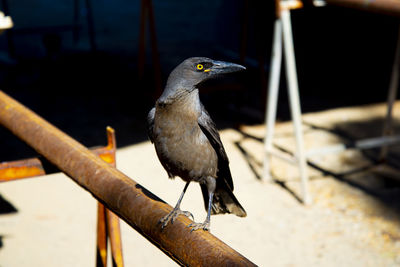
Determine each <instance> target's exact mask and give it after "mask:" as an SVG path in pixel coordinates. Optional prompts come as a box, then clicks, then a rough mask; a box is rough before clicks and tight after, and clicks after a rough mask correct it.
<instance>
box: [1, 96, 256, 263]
mask: <svg viewBox="0 0 400 267" xmlns="http://www.w3.org/2000/svg"><path fill="white" fill-rule="evenodd" d="M0 124H2V125H4V126H5V127H6V128H8V129H9V130H10V131H11V132H13V133H14V134H15V135H16V136H18V137H19V138H21V139H22V140H23V141H25V142H26V143H27V144H28V145H30V146H31V147H33V148H34V149H35V150H36V151H37V152H39V153H40V154H41V155H43V156H44V157H46V158H47V159H48V160H49V161H50V162H52V163H53V164H54V165H56V166H57V167H58V168H59V169H60V170H62V171H63V172H64V173H65V174H67V175H68V176H70V178H71V179H73V180H74V181H75V182H76V183H78V184H79V185H80V186H82V187H83V188H85V189H86V190H87V191H89V192H90V193H91V194H92V195H93V196H94V197H96V198H97V199H98V200H99V201H101V202H102V203H104V204H105V205H106V207H107V208H109V209H110V210H112V211H113V212H114V213H116V214H117V215H118V216H119V217H120V218H122V219H123V220H124V221H125V222H127V223H128V224H129V225H130V226H131V227H133V228H134V229H136V230H137V231H138V232H139V233H141V234H142V235H143V236H144V237H145V238H147V239H148V240H149V241H150V242H151V243H153V244H154V245H155V246H157V247H158V248H159V249H161V250H162V251H163V252H164V253H166V254H167V255H168V256H169V257H171V258H172V259H173V260H175V261H176V262H177V263H179V264H181V265H187V266H255V264H254V263H252V262H250V261H249V260H248V259H246V258H245V257H244V256H242V255H241V254H239V253H238V252H236V251H235V250H233V249H232V248H230V247H229V246H228V245H226V244H225V243H223V242H222V241H220V240H219V239H218V238H216V237H215V236H213V235H212V234H210V233H209V232H206V231H195V232H190V228H188V227H187V226H188V224H189V223H191V220H189V219H188V218H186V217H185V216H180V217H179V218H178V219H177V220H176V221H175V223H174V224H173V225H169V226H168V227H166V228H165V229H161V227H160V225H159V224H158V222H159V220H160V218H162V217H163V216H165V215H167V214H168V212H170V211H171V210H172V207H171V206H170V205H168V204H166V203H165V202H163V201H162V200H161V199H159V198H158V197H157V196H155V195H154V194H152V193H151V192H150V191H148V190H147V189H146V188H144V187H143V186H141V185H140V184H138V183H136V182H135V181H134V180H132V179H130V178H129V177H127V176H126V175H124V174H123V173H121V172H120V171H118V170H116V169H115V168H113V167H111V166H109V164H108V163H106V162H104V161H103V160H102V159H101V158H99V157H98V156H96V155H95V154H94V153H92V152H90V151H89V150H88V149H87V148H86V147H84V146H83V145H81V144H80V143H78V142H77V141H75V140H74V139H72V138H71V137H69V136H67V135H66V134H64V133H63V132H61V131H60V130H59V129H57V128H56V127H54V126H53V125H51V124H50V123H48V122H46V121H45V120H44V119H42V118H41V117H39V116H38V115H36V114H34V113H33V112H32V111H30V110H29V109H27V108H26V107H24V106H23V105H21V104H20V103H18V102H17V101H15V100H14V99H12V98H11V97H9V96H7V95H6V94H5V93H3V92H2V91H0Z"/></svg>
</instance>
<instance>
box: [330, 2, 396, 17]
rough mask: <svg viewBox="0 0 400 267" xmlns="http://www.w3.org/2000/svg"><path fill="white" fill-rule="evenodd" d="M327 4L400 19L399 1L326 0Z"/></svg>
mask: <svg viewBox="0 0 400 267" xmlns="http://www.w3.org/2000/svg"><path fill="white" fill-rule="evenodd" d="M325 2H326V3H327V4H328V5H337V6H343V7H350V8H356V9H361V10H365V11H370V12H375V13H381V14H385V15H390V16H397V17H400V1H399V0H373V1H371V0H325Z"/></svg>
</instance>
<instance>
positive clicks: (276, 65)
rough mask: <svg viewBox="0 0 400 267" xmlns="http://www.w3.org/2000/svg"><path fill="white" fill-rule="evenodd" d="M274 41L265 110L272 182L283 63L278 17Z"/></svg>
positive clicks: (266, 151)
mask: <svg viewBox="0 0 400 267" xmlns="http://www.w3.org/2000/svg"><path fill="white" fill-rule="evenodd" d="M274 27H275V28H274V39H273V45H272V53H271V72H270V75H269V81H268V100H267V101H268V104H267V108H266V110H265V120H266V127H267V129H266V131H265V137H264V175H263V177H264V179H265V180H266V181H271V180H272V178H271V173H270V172H271V167H270V160H271V158H270V155H269V154H270V151H271V150H272V141H273V138H274V128H275V119H276V109H277V105H278V91H279V78H280V74H281V63H282V22H281V19H280V18H279V17H278V18H276V20H275V26H274Z"/></svg>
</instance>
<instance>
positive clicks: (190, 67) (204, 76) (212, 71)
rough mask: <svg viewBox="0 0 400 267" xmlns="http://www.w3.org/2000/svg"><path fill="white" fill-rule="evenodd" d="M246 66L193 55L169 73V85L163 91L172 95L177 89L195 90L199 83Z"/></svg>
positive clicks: (165, 94) (243, 68)
mask: <svg viewBox="0 0 400 267" xmlns="http://www.w3.org/2000/svg"><path fill="white" fill-rule="evenodd" d="M245 69H246V68H245V67H243V66H241V65H238V64H234V63H230V62H224V61H217V60H212V59H209V58H206V57H191V58H188V59H186V60H184V61H183V62H182V63H181V64H179V65H178V66H177V67H176V68H175V69H174V70H173V71H172V72H171V74H170V75H169V78H168V81H167V86H166V88H165V91H164V93H163V95H164V97H165V96H167V95H168V96H172V94H175V93H178V92H176V91H177V90H178V91H180V90H189V91H190V90H193V89H195V88H196V87H197V85H198V84H200V83H202V82H204V81H206V80H208V79H210V78H213V77H216V76H218V75H220V74H223V73H231V72H237V71H241V70H245Z"/></svg>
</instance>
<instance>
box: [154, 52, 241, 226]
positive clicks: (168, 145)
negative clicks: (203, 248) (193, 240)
mask: <svg viewBox="0 0 400 267" xmlns="http://www.w3.org/2000/svg"><path fill="white" fill-rule="evenodd" d="M244 69H245V67H243V66H241V65H238V64H234V63H228V62H222V61H215V60H211V59H209V58H205V57H193V58H189V59H186V60H185V61H183V62H182V63H181V64H180V65H178V66H177V67H176V68H175V69H174V70H173V71H172V72H171V74H170V75H169V78H168V81H167V85H166V87H165V89H164V92H163V93H162V95H161V97H160V98H159V99H158V100H157V101H156V104H155V107H154V108H153V109H151V110H150V112H149V114H148V117H147V122H148V135H149V138H150V140H151V142H152V143H154V146H155V149H156V152H157V156H158V158H159V160H160V162H161V164H162V165H163V167H164V168H165V170H166V171H167V173H168V176H169V178H174V177H175V176H179V177H181V178H182V179H183V180H184V181H185V182H186V184H185V187H184V189H183V192H182V194H181V196H180V197H179V200H178V202H177V204H176V206H175V208H174V209H173V210H172V211H171V212H170V213H169V214H168V215H167V216H165V217H163V218H162V219H161V220H160V223H161V227H162V228H164V227H165V226H167V224H168V223H169V222H171V223H173V222H174V221H175V219H176V218H177V217H178V215H180V214H183V215H185V216H188V217H189V216H191V217H192V218H193V215H192V214H191V213H190V212H188V211H182V210H180V204H181V201H182V198H183V196H184V194H185V192H186V189H187V187H188V186H189V184H190V182H192V181H194V182H198V183H200V187H201V192H202V194H203V198H204V205H205V208H206V210H207V217H206V219H205V221H204V222H203V223H192V224H190V225H189V227H191V228H192V231H193V230H198V229H204V230H207V231H209V230H210V215H211V214H213V215H214V214H223V213H233V214H235V215H237V216H240V217H245V216H246V211H245V210H244V209H243V207H242V206H241V205H240V203H239V201H238V200H237V199H236V197H235V196H234V195H233V182H232V176H231V172H230V169H229V161H228V157H227V155H226V153H225V149H224V146H223V145H222V142H221V139H220V136H219V133H218V131H217V128H216V126H215V123H214V122H213V121H212V120H211V117H210V115H209V114H208V112H207V111H206V110H205V109H204V106H203V105H202V103H201V102H200V98H199V89H198V85H199V84H200V83H202V82H204V81H205V80H207V79H209V78H212V77H215V76H217V75H219V74H222V73H230V72H236V71H240V70H244Z"/></svg>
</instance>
